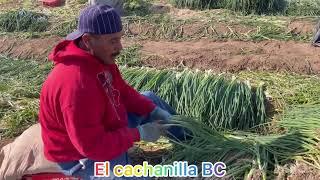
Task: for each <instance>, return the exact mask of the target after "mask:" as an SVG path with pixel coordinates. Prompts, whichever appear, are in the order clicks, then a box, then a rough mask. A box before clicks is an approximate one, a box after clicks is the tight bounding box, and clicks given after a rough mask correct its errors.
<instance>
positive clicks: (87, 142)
mask: <svg viewBox="0 0 320 180" xmlns="http://www.w3.org/2000/svg"><path fill="white" fill-rule="evenodd" d="M49 59H51V60H53V61H54V63H55V66H54V69H53V70H52V71H51V72H50V74H49V75H48V77H47V79H46V81H45V82H44V84H43V87H42V90H41V95H40V112H39V121H40V124H41V130H42V139H43V142H44V153H45V157H46V158H47V159H48V160H50V161H53V162H67V161H73V160H79V159H82V158H89V159H92V160H95V161H107V160H112V159H114V158H116V157H118V156H120V155H122V154H123V153H125V152H126V151H127V150H128V149H129V148H130V147H132V146H133V143H134V142H136V141H139V140H140V135H139V131H138V129H137V128H128V119H127V113H128V112H132V113H136V114H137V115H141V116H147V115H148V114H149V113H150V112H151V111H152V110H153V109H154V108H155V105H154V104H153V103H152V101H150V100H149V99H147V98H145V97H144V96H143V95H141V94H140V93H138V92H137V91H136V90H134V89H133V88H132V87H130V86H129V85H128V84H127V83H126V82H125V81H124V80H123V79H122V77H121V74H120V72H119V69H118V67H117V65H116V64H111V65H104V64H102V63H100V61H99V60H98V59H97V58H95V57H94V56H92V55H90V54H89V53H87V52H86V51H84V50H82V49H80V48H78V47H77V45H76V44H75V42H74V41H63V42H61V43H59V44H58V45H57V46H56V47H55V48H54V50H53V51H52V52H51V54H50V55H49Z"/></svg>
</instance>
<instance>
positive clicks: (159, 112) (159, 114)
mask: <svg viewBox="0 0 320 180" xmlns="http://www.w3.org/2000/svg"><path fill="white" fill-rule="evenodd" d="M171 116H172V115H171V114H170V113H168V112H167V111H165V110H163V109H161V108H160V107H156V108H155V109H154V110H153V111H152V112H151V113H150V120H151V122H153V121H156V120H162V121H163V122H164V123H167V122H168V121H169V119H170V118H171Z"/></svg>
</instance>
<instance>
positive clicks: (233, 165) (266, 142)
mask: <svg viewBox="0 0 320 180" xmlns="http://www.w3.org/2000/svg"><path fill="white" fill-rule="evenodd" d="M172 123H173V124H175V125H177V124H178V125H179V126H182V127H184V128H186V129H189V130H190V131H191V133H190V134H192V137H193V138H192V139H191V140H189V141H186V142H181V141H174V140H172V141H173V143H174V148H173V151H172V154H171V156H170V157H168V159H167V160H166V161H165V162H164V163H171V162H173V161H188V162H189V163H194V164H200V163H201V162H208V161H209V162H224V163H225V164H226V165H227V175H228V176H229V177H230V178H234V179H248V178H249V179H250V177H252V176H259V177H260V179H272V178H271V177H272V176H273V175H274V174H273V173H274V171H275V169H276V167H278V166H281V165H284V164H286V163H288V162H291V161H293V160H305V162H309V164H312V165H314V166H316V163H315V162H316V161H315V157H317V155H318V156H319V154H320V150H319V148H317V144H318V143H319V142H320V141H319V139H316V138H312V137H310V134H308V133H305V132H299V131H292V132H288V133H286V134H283V135H274V134H271V135H259V134H254V133H248V132H243V131H241V132H239V131H234V132H230V131H224V132H222V131H217V130H215V129H212V128H209V127H208V126H206V125H204V124H203V123H201V122H197V121H195V120H194V119H193V118H186V117H182V116H175V117H173V118H172ZM312 158H313V160H314V161H313V162H312V161H311V159H312ZM199 167H201V166H199ZM318 168H319V167H318ZM255 178H258V177H255Z"/></svg>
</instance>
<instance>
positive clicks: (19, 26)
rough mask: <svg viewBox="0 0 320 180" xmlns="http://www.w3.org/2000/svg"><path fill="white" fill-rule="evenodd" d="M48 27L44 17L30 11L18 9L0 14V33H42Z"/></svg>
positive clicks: (46, 18)
mask: <svg viewBox="0 0 320 180" xmlns="http://www.w3.org/2000/svg"><path fill="white" fill-rule="evenodd" d="M48 25H49V21H48V17H47V16H46V15H44V14H40V13H35V12H32V11H27V10H23V9H20V10H16V11H10V12H6V13H2V14H0V31H5V32H15V31H23V32H27V31H28V32H42V31H45V30H46V29H47V27H48Z"/></svg>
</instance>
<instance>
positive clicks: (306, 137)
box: [0, 0, 320, 179]
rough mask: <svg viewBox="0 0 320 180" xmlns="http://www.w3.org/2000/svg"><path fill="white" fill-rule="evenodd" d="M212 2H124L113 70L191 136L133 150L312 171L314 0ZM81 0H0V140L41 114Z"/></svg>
mask: <svg viewBox="0 0 320 180" xmlns="http://www.w3.org/2000/svg"><path fill="white" fill-rule="evenodd" d="M177 2H179V3H180V4H179V3H178V4H177ZM183 2H185V3H183ZM188 2H195V3H193V4H192V3H191V4H188ZM200 2H205V4H206V5H208V4H209V5H210V6H211V8H213V9H208V7H209V6H203V5H202V4H201V3H200ZM211 2H213V1H200V0H194V1H187V0H185V1H184V0H181V1H173V0H153V1H151V0H149V1H147V0H130V1H128V2H127V3H126V4H125V10H126V13H125V16H124V17H123V24H124V32H125V36H124V38H123V44H124V46H125V49H124V50H123V52H122V54H121V55H120V56H119V57H118V64H119V65H120V67H121V72H122V73H123V75H124V77H125V78H126V80H127V81H128V82H129V83H130V84H131V85H133V86H134V87H136V88H137V89H138V90H141V91H142V90H153V91H155V92H156V93H157V94H159V95H160V96H161V97H162V98H164V99H166V100H167V101H168V102H169V103H170V105H172V106H173V107H174V108H175V109H177V111H178V112H179V114H181V115H182V116H177V117H175V122H176V123H178V124H181V125H182V126H185V127H189V128H190V129H191V131H192V133H193V135H194V137H195V138H194V139H193V140H192V141H191V142H185V143H180V142H168V140H166V139H161V140H160V141H159V142H158V143H156V144H147V143H143V142H140V143H137V145H136V146H137V147H139V148H138V149H137V150H136V151H135V152H133V153H132V154H133V155H134V156H135V161H136V162H137V163H138V162H141V161H143V160H148V161H151V162H153V163H159V162H164V163H166V162H171V161H173V160H188V161H189V162H201V161H212V162H216V161H224V162H226V163H227V167H228V168H229V169H227V172H230V173H229V176H228V177H227V178H229V179H276V178H277V179H319V178H320V147H319V141H320V139H319V138H320V137H319V133H318V132H317V131H318V129H319V128H320V113H319V112H320V111H319V110H320V106H319V103H320V78H319V73H320V48H316V47H313V46H311V43H310V42H311V40H312V37H313V34H314V31H315V27H316V24H317V22H318V20H319V15H320V10H319V9H320V3H319V2H318V1H312V0H304V1H296V0H291V1H290V3H289V2H285V1H283V2H284V3H285V4H286V5H281V4H275V3H273V2H274V1H265V2H268V3H270V4H267V5H266V4H263V3H260V4H259V3H258V2H260V1H256V2H257V3H258V5H257V6H255V8H253V6H250V7H246V6H243V7H242V6H241V3H240V1H238V0H229V1H227V0H223V1H222V0H221V4H210V3H211ZM217 2H218V1H217ZM219 2H220V1H219ZM242 2H244V1H242ZM248 2H253V1H250V0H248ZM261 2H262V1H261ZM263 2H264V1H263ZM279 2H280V1H279ZM281 2H282V1H281ZM237 3H238V4H237ZM84 6H86V2H85V1H81V0H69V1H68V0H67V2H66V4H65V5H64V6H62V7H57V8H47V7H43V6H41V5H40V4H39V3H38V2H37V1H35V0H25V1H19V0H0V129H1V142H0V146H3V145H5V144H6V143H8V142H10V140H12V139H13V138H15V137H17V136H19V135H20V134H21V133H22V132H23V131H24V130H25V129H26V128H28V127H30V126H31V125H32V124H34V123H36V122H37V113H38V103H39V100H38V98H39V90H40V88H41V84H42V82H43V80H44V79H45V77H46V75H47V74H48V73H49V72H50V70H51V68H52V64H51V62H49V61H48V60H47V56H48V53H49V52H50V50H51V49H52V48H53V47H54V45H56V44H57V43H58V42H59V41H60V40H62V39H63V38H64V36H65V35H67V34H68V33H69V32H72V31H73V29H75V28H76V17H77V15H78V13H79V10H80V9H81V8H83V7H84ZM264 7H273V10H274V11H273V10H272V11H271V9H269V10H268V8H264ZM262 10H264V11H266V10H268V12H270V13H268V12H264V11H262ZM194 152H196V153H195V154H196V155H192V154H194Z"/></svg>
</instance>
